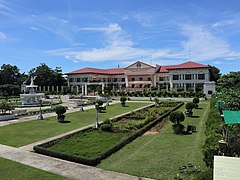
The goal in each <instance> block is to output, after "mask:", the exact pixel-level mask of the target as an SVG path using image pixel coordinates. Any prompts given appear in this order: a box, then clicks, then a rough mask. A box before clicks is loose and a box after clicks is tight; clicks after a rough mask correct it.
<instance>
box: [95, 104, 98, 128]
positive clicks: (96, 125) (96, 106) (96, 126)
mask: <svg viewBox="0 0 240 180" xmlns="http://www.w3.org/2000/svg"><path fill="white" fill-rule="evenodd" d="M98 108H99V105H98V104H97V103H96V104H95V109H96V123H95V128H98V126H99V124H98Z"/></svg>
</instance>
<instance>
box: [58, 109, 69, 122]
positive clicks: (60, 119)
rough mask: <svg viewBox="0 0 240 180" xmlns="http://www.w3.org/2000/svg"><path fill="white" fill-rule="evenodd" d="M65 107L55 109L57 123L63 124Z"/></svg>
mask: <svg viewBox="0 0 240 180" xmlns="http://www.w3.org/2000/svg"><path fill="white" fill-rule="evenodd" d="M66 111H67V110H66V107H64V106H57V107H56V108H55V113H56V114H57V120H58V122H63V121H64V119H65V115H64V113H65V112H66Z"/></svg>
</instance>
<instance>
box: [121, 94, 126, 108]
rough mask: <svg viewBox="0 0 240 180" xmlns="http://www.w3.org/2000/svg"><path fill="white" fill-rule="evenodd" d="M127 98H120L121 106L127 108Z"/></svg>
mask: <svg viewBox="0 0 240 180" xmlns="http://www.w3.org/2000/svg"><path fill="white" fill-rule="evenodd" d="M126 100H127V98H126V97H125V96H121V97H120V101H121V105H122V106H125V104H126Z"/></svg>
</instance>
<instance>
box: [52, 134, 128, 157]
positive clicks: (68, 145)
mask: <svg viewBox="0 0 240 180" xmlns="http://www.w3.org/2000/svg"><path fill="white" fill-rule="evenodd" d="M129 134H130V133H112V132H104V131H99V130H89V131H87V132H84V133H79V134H77V135H75V136H73V137H71V138H69V139H63V140H61V141H60V142H58V143H57V144H55V145H53V146H51V147H49V149H50V150H53V151H57V152H62V153H67V154H71V155H77V156H78V155H80V156H84V157H89V158H91V157H95V156H97V155H98V154H100V153H102V152H104V151H106V150H107V149H109V148H111V147H112V146H114V145H115V144H117V143H118V142H119V141H121V140H122V139H123V138H126V137H127V136H129Z"/></svg>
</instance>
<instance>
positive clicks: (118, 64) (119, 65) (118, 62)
mask: <svg viewBox="0 0 240 180" xmlns="http://www.w3.org/2000/svg"><path fill="white" fill-rule="evenodd" d="M119 67H120V65H119V60H118V68H119Z"/></svg>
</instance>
